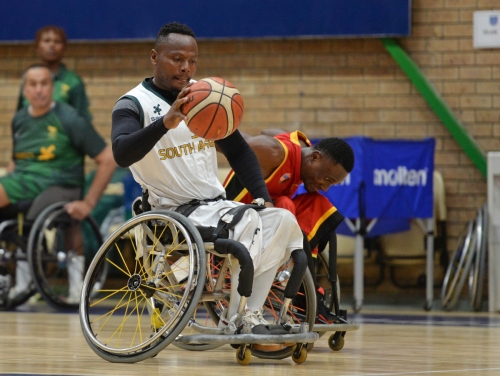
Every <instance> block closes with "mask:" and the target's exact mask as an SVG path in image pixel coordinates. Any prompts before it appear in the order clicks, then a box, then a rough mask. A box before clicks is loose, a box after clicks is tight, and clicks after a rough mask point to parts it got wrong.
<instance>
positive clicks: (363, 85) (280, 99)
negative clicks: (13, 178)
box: [0, 0, 500, 249]
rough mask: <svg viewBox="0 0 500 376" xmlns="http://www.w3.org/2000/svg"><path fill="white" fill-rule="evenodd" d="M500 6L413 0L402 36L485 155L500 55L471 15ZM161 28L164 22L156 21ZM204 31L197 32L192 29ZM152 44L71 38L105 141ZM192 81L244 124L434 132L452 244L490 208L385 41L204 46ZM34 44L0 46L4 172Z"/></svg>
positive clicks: (495, 146) (498, 128)
mask: <svg viewBox="0 0 500 376" xmlns="http://www.w3.org/2000/svg"><path fill="white" fill-rule="evenodd" d="M498 5H499V4H498V0H414V1H413V34H412V37H411V38H402V39H400V40H399V42H400V44H401V45H402V46H403V48H404V49H405V50H406V51H407V52H408V53H409V54H410V55H411V56H412V58H413V59H415V61H416V62H417V63H418V64H419V66H420V67H421V68H422V70H423V72H424V73H425V74H426V75H427V77H428V78H429V79H430V80H431V82H432V83H433V84H434V86H435V87H436V88H437V90H438V91H439V92H440V93H441V94H442V96H443V97H444V99H445V100H446V102H447V103H448V104H449V106H450V107H451V108H452V109H453V111H454V112H455V114H456V115H457V117H458V118H459V119H460V120H461V122H463V124H464V125H465V127H466V128H467V130H468V131H469V132H470V133H471V134H472V136H473V137H474V138H475V139H476V140H477V141H478V142H479V144H480V145H481V147H482V148H483V149H484V150H485V151H490V150H500V140H499V138H498V136H499V134H500V123H499V121H498V120H499V119H500V64H496V63H497V62H499V61H500V50H474V49H473V47H472V14H473V11H474V10H481V9H483V10H487V9H495V8H498ZM159 26H161V25H159ZM195 31H196V30H195ZM151 48H152V42H136V43H73V44H71V45H69V46H68V49H67V53H66V59H65V61H66V64H67V65H68V66H69V67H70V68H71V69H74V70H75V71H77V72H78V73H79V74H80V75H81V76H82V77H83V79H84V81H85V83H86V85H87V91H88V94H89V97H90V100H91V110H92V112H93V115H94V120H95V121H94V123H95V126H96V127H97V129H98V131H99V132H100V133H101V134H102V135H104V136H105V137H106V138H108V139H109V133H110V113H111V109H112V107H113V104H114V103H115V101H116V99H117V98H118V97H119V96H120V95H121V94H123V93H124V92H126V91H127V90H128V89H130V88H131V87H133V86H134V85H136V84H137V83H138V82H140V80H141V79H142V78H143V77H146V76H150V75H152V69H151V64H150V62H149V51H150V49H151ZM199 53H200V57H199V68H198V72H197V74H196V77H195V78H203V77H206V76H221V77H224V78H226V79H228V80H230V81H232V82H233V83H234V84H235V85H236V86H237V87H238V89H239V90H240V91H241V93H242V95H243V97H244V100H245V116H244V122H243V124H242V126H241V129H242V130H244V131H246V132H248V133H251V134H256V133H258V132H259V131H260V130H261V129H264V128H269V127H281V128H286V129H289V130H294V129H301V130H303V131H305V132H306V133H307V134H308V136H309V137H311V138H314V137H319V136H340V137H343V136H351V135H366V136H371V137H375V138H423V137H435V138H436V141H437V144H436V168H437V169H438V170H440V171H441V172H442V173H443V176H444V179H445V183H446V193H447V200H448V201H447V205H448V233H449V235H450V241H449V243H448V248H449V249H452V248H453V246H454V244H455V238H456V236H457V234H458V232H459V231H460V230H461V229H462V227H463V225H464V222H466V221H467V220H469V219H471V218H473V217H474V215H475V211H476V209H477V208H479V207H480V206H481V205H482V204H483V203H484V202H485V201H486V182H485V179H484V178H483V177H482V175H481V174H480V173H479V172H478V171H477V169H476V168H475V167H474V165H473V164H472V163H471V161H470V160H469V159H468V157H467V156H466V154H465V153H464V152H463V151H462V150H461V149H460V147H459V146H458V144H457V143H456V142H455V141H454V139H453V138H452V137H451V136H450V134H449V133H448V131H447V130H446V129H445V127H444V126H443V125H442V124H441V123H440V121H439V119H438V118H437V117H436V116H435V115H434V113H433V112H432V111H431V110H430V109H429V107H428V105H427V104H426V102H425V101H424V100H423V99H422V97H421V96H420V95H419V94H418V93H417V92H416V90H415V88H414V87H413V86H412V84H411V83H410V82H409V80H408V78H407V77H406V76H405V75H404V74H403V73H402V71H401V70H400V68H399V67H398V66H397V65H396V63H395V62H394V61H393V60H392V58H391V57H390V56H389V54H388V53H387V52H386V51H385V49H384V47H383V45H382V43H381V42H380V41H379V40H377V39H324V40H316V39H314V40H305V39H296V40H246V41H242V40H236V41H203V40H202V41H199ZM35 61H36V58H35V55H34V52H33V49H32V47H31V45H26V44H24V45H0V135H1V137H0V166H2V165H5V164H6V163H7V160H8V158H9V155H10V143H11V141H10V138H9V137H10V120H11V118H12V115H13V112H14V107H15V103H16V98H17V95H18V90H19V82H20V77H21V74H22V71H23V69H24V68H25V67H26V66H27V65H28V64H30V63H32V62H35Z"/></svg>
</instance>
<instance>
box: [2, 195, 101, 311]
mask: <svg viewBox="0 0 500 376" xmlns="http://www.w3.org/2000/svg"><path fill="white" fill-rule="evenodd" d="M80 197H81V189H80V188H68V187H60V186H53V187H50V188H48V189H47V190H46V191H44V192H42V193H41V194H40V195H39V196H38V197H37V198H36V199H35V200H33V201H21V202H19V203H16V204H14V205H10V206H8V207H6V208H4V209H2V210H1V216H2V221H1V223H0V268H1V270H0V272H1V274H3V275H4V277H3V278H4V279H7V280H9V281H10V283H9V284H8V285H10V286H8V287H13V286H16V287H15V288H12V289H10V291H9V288H6V289H4V291H3V292H4V294H3V296H2V300H3V302H2V303H4V304H2V305H1V306H0V310H5V309H13V308H15V307H17V306H19V305H21V304H23V303H25V302H26V301H27V300H28V299H29V298H30V297H31V296H32V295H33V294H34V293H35V292H37V291H38V292H39V293H40V294H41V295H42V296H43V297H44V298H45V300H46V301H47V302H48V303H49V304H50V305H51V306H53V307H55V308H57V309H61V308H63V309H76V308H78V299H79V297H80V294H81V293H80V289H81V285H82V281H83V275H84V273H85V270H86V265H88V264H89V260H90V259H91V258H92V257H93V255H94V254H95V253H96V252H97V249H99V247H100V245H101V244H102V242H103V241H102V237H101V233H100V231H99V226H98V225H97V223H96V222H95V221H94V220H93V219H92V218H91V217H88V218H86V219H85V220H83V221H81V222H80V221H76V220H74V219H72V218H71V217H70V216H69V215H68V214H67V213H66V211H65V209H64V205H65V204H66V203H68V202H70V201H74V200H77V199H80ZM105 272H106V271H105V270H104V271H103V272H102V274H101V275H100V276H99V278H98V281H99V283H101V284H102V283H104V278H105V277H106V274H105ZM21 281H22V282H21ZM19 286H22V287H21V288H19ZM6 294H9V295H10V296H9V297H7V296H6ZM71 298H73V299H71ZM75 298H76V299H75Z"/></svg>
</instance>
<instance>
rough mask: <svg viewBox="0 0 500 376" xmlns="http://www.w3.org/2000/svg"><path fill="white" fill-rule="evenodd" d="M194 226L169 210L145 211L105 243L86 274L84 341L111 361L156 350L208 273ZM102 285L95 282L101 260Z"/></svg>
mask: <svg viewBox="0 0 500 376" xmlns="http://www.w3.org/2000/svg"><path fill="white" fill-rule="evenodd" d="M205 263H206V261H205V251H204V249H203V241H202V240H201V237H200V235H199V233H198V231H197V230H196V228H195V227H194V226H193V225H192V224H191V222H189V221H188V220H187V219H186V218H185V217H183V216H182V215H180V214H178V213H175V212H170V211H166V210H159V211H151V212H146V213H143V214H140V215H138V216H136V217H134V218H132V219H130V220H129V221H127V222H126V223H125V224H123V225H122V226H121V227H120V228H118V229H117V230H116V231H115V232H114V233H113V234H112V235H111V236H110V237H109V239H108V240H106V242H105V243H104V244H103V245H102V247H101V248H100V250H99V251H98V253H97V255H96V256H95V258H94V260H93V261H92V263H91V265H90V267H89V270H88V272H87V275H86V277H85V280H84V286H83V294H82V297H83V299H82V301H81V303H80V321H81V325H82V330H83V334H84V337H85V339H86V340H87V343H88V344H89V345H90V347H91V348H92V350H94V352H96V353H97V354H98V355H99V356H100V357H102V358H103V359H106V360H108V361H111V362H123V363H131V362H137V361H141V360H144V359H147V358H150V357H152V356H155V355H156V354H158V352H159V351H161V350H162V349H163V348H165V347H166V346H167V345H168V344H170V343H171V342H172V341H174V339H175V338H176V336H177V335H179V334H180V333H181V331H182V330H183V329H184V327H185V326H186V325H187V324H188V323H189V320H190V319H191V317H192V316H193V312H194V310H195V308H196V305H197V304H198V301H199V300H200V297H201V293H202V290H203V281H204V280H205ZM106 266H108V267H109V271H108V277H107V278H106V282H105V283H104V285H102V286H99V287H98V288H96V287H95V286H96V283H95V282H96V280H98V278H99V274H100V273H101V270H102V268H104V267H106Z"/></svg>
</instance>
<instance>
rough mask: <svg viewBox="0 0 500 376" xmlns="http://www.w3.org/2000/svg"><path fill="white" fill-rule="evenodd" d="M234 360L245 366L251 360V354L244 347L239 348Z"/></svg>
mask: <svg viewBox="0 0 500 376" xmlns="http://www.w3.org/2000/svg"><path fill="white" fill-rule="evenodd" d="M236 360H237V361H238V363H240V364H241V365H242V366H246V365H247V364H249V363H250V360H252V352H251V351H250V349H249V348H248V347H246V346H240V347H239V348H238V350H236Z"/></svg>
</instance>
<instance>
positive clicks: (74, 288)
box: [66, 251, 85, 304]
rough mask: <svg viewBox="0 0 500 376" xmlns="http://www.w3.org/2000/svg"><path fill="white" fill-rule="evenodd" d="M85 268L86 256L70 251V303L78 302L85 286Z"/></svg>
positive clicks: (68, 301) (68, 300)
mask: <svg viewBox="0 0 500 376" xmlns="http://www.w3.org/2000/svg"><path fill="white" fill-rule="evenodd" d="M84 269H85V256H80V255H76V254H75V253H74V252H71V251H70V252H68V282H69V293H68V299H67V300H66V302H67V303H69V304H78V303H79V302H80V295H81V293H82V287H83V271H84Z"/></svg>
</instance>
